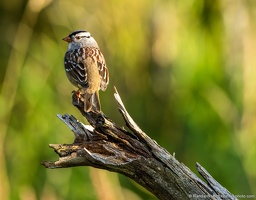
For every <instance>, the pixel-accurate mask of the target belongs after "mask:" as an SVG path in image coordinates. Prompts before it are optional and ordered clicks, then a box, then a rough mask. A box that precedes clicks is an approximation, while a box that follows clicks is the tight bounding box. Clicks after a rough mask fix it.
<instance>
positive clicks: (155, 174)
mask: <svg viewBox="0 0 256 200" xmlns="http://www.w3.org/2000/svg"><path fill="white" fill-rule="evenodd" d="M114 95H115V99H116V101H117V103H118V109H119V111H120V113H121V114H122V116H123V118H124V121H125V123H126V125H127V127H128V128H129V129H130V130H131V132H129V131H127V130H125V129H124V128H123V127H121V126H119V125H117V124H115V123H114V122H113V121H112V120H111V119H109V118H108V117H107V116H105V115H104V114H103V113H94V112H90V113H86V112H84V109H83V108H84V105H83V102H82V101H79V99H77V96H76V94H73V96H72V99H73V101H72V103H73V105H74V106H76V107H77V108H78V109H79V110H80V112H81V113H82V115H83V116H84V117H85V118H86V119H87V120H88V122H89V123H90V125H91V126H89V125H84V124H82V123H81V122H79V121H78V120H77V119H76V118H75V117H73V116H72V115H68V114H65V115H63V116H62V115H58V117H59V118H60V119H61V120H62V121H63V122H64V123H65V124H66V125H67V126H68V127H69V128H70V129H71V130H72V131H73V132H74V134H75V141H74V143H73V144H50V147H51V148H53V149H54V150H55V152H56V153H57V154H58V155H59V156H60V158H59V160H58V161H54V162H49V161H44V162H42V164H43V165H44V166H45V167H46V168H52V169H54V168H65V167H74V166H92V167H96V168H100V169H106V170H109V171H113V172H117V173H120V174H124V175H125V176H127V177H130V178H131V179H133V180H134V181H136V182H137V183H139V184H140V185H142V186H144V187H145V188H146V189H147V190H149V191H151V192H152V193H153V194H154V195H156V196H157V197H158V198H159V199H162V200H170V199H182V200H183V199H202V198H203V199H236V198H235V196H234V195H232V194H231V193H229V192H228V191H227V190H226V189H225V188H224V187H222V186H221V185H220V184H219V183H218V182H217V181H216V180H214V179H213V177H212V176H211V175H210V174H209V173H208V172H207V171H206V170H205V169H204V168H203V167H201V166H200V165H199V164H197V170H198V172H199V173H200V174H201V175H202V176H203V178H204V179H205V180H206V182H207V184H206V183H205V182H204V181H202V180H201V179H199V178H198V177H197V176H196V175H195V174H194V173H193V172H192V171H191V170H190V169H188V168H187V167H186V166H185V165H184V164H182V163H180V162H179V161H178V160H176V159H175V157H174V156H172V155H170V154H169V153H168V152H167V151H166V150H165V149H164V148H162V147H161V146H159V145H158V144H157V143H156V142H155V141H154V140H152V139H151V138H150V137H148V136H147V135H146V134H145V133H144V132H143V131H142V130H141V129H140V128H139V127H138V125H137V124H136V123H135V122H134V121H133V119H132V118H131V117H130V115H129V114H128V112H127V111H126V109H125V107H124V105H123V102H122V100H121V98H120V96H119V94H118V92H117V91H115V94H114Z"/></svg>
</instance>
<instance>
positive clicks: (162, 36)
mask: <svg viewBox="0 0 256 200" xmlns="http://www.w3.org/2000/svg"><path fill="white" fill-rule="evenodd" d="M0 29H1V32H0V34H1V36H0V46H1V48H0V59H1V62H0V89H1V90H0V199H3V200H4V199H21V200H34V199H43V200H46V199H47V200H66V199H75V200H76V199H90V200H96V199H97V200H126V199H127V200H128V199H129V200H130V199H133V200H137V199H138V200H139V199H152V200H154V199H156V198H155V197H154V196H153V195H152V194H150V193H149V192H147V191H145V189H143V188H141V187H140V186H138V185H137V184H136V183H134V182H133V181H131V180H130V179H128V178H126V177H124V176H121V175H117V174H115V173H110V172H106V171H102V170H97V169H93V168H89V167H78V168H72V169H58V170H50V169H45V168H44V167H43V166H41V165H40V162H41V161H42V160H56V159H57V155H56V154H55V153H54V152H53V151H52V150H51V149H50V148H48V144H49V143H72V142H73V138H74V137H73V135H72V132H71V131H70V130H69V129H68V127H67V126H66V125H65V124H63V123H62V122H61V121H60V120H59V119H58V118H57V117H56V114H58V113H60V114H65V113H69V114H73V115H74V116H76V117H77V118H78V119H79V120H81V121H83V122H84V123H86V122H85V121H84V119H83V117H82V116H81V115H80V113H79V112H78V111H77V110H76V108H75V107H73V106H72V104H71V91H72V90H73V89H74V87H73V86H72V85H71V84H70V83H69V81H68V80H67V78H66V75H65V72H64V68H63V56H64V53H65V51H66V49H67V44H66V43H65V42H63V41H62V40H61V39H62V38H63V37H65V36H67V35H68V34H69V33H70V32H71V31H73V30H76V29H85V30H87V31H90V32H91V33H92V35H93V36H94V38H95V39H96V40H97V42H98V43H99V46H100V47H101V51H102V52H103V54H104V55H105V58H106V62H107V65H108V68H109V71H110V84H109V87H108V90H107V91H106V92H104V93H103V92H101V94H100V96H101V102H102V108H103V112H104V113H105V114H106V115H108V116H109V117H111V118H112V119H113V120H114V121H116V122H117V123H119V124H120V125H124V122H123V121H122V119H121V116H120V114H119V113H118V111H117V106H116V102H115V100H114V97H113V86H116V87H117V89H118V91H119V93H120V95H121V97H122V99H123V101H124V103H125V105H126V108H127V110H128V111H129V113H130V114H131V116H132V117H133V118H134V120H135V121H136V122H137V124H138V125H139V126H140V127H141V128H142V129H143V130H144V131H145V132H146V133H147V134H148V135H149V136H150V137H152V138H153V139H155V140H156V141H157V142H158V143H159V144H160V145H161V146H163V147H164V148H166V149H167V150H168V151H169V152H170V153H173V152H175V154H176V157H177V159H178V160H179V161H181V162H183V163H184V164H185V165H187V166H188V167H189V168H190V169H191V170H192V171H194V172H195V173H197V172H196V170H195V163H196V162H199V163H200V164H201V165H202V166H204V167H205V168H206V169H207V170H208V171H209V173H211V175H212V176H213V177H214V178H215V179H216V180H217V181H219V183H221V184H222V185H223V186H224V187H226V188H227V189H228V190H229V191H230V192H231V193H233V194H237V195H242V194H255V195H256V170H255V165H256V134H255V131H256V92H255V88H256V78H255V77H256V55H255V53H256V1H255V0H215V1H212V0H205V1H203V0H190V1H187V0H183V1H172V0H162V1H160V0H153V1H148V0H140V1H137V0H122V1H121V0H105V1H100V0H94V1H79V0H72V1H69V0H61V1H57V0H56V1H53V0H30V1H25V0H12V1H10V0H1V1H0Z"/></svg>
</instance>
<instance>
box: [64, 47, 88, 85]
mask: <svg viewBox="0 0 256 200" xmlns="http://www.w3.org/2000/svg"><path fill="white" fill-rule="evenodd" d="M83 53H84V51H83V50H82V49H75V50H73V51H69V52H67V53H66V55H65V59H64V66H65V71H66V74H67V77H68V79H69V80H70V82H71V83H72V84H73V85H75V86H76V87H79V88H87V87H88V82H87V69H86V67H85V66H84V64H83V62H82V58H84V55H83Z"/></svg>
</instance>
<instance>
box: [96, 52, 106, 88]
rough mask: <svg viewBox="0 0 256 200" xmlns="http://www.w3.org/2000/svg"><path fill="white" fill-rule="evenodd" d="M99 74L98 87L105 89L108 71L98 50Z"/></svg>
mask: <svg viewBox="0 0 256 200" xmlns="http://www.w3.org/2000/svg"><path fill="white" fill-rule="evenodd" d="M97 63H98V69H99V74H100V77H101V82H100V89H101V90H103V91H105V90H106V89H107V85H108V82H109V73H108V68H107V66H106V62H105V59H104V56H103V54H102V53H101V52H100V51H99V54H98V56H97Z"/></svg>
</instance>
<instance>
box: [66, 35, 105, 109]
mask: <svg viewBox="0 0 256 200" xmlns="http://www.w3.org/2000/svg"><path fill="white" fill-rule="evenodd" d="M63 40H64V41H66V42H68V50H67V52H66V54H65V57H64V66H65V71H66V75H67V77H68V79H69V81H70V82H71V83H72V84H73V85H74V86H76V87H78V91H77V95H78V96H79V97H82V98H81V99H83V101H84V111H85V112H90V111H96V112H100V111H101V106H100V99H99V90H100V89H101V90H102V91H105V90H106V89H107V85H108V82H109V73H108V69H107V66H106V62H105V59H104V56H103V54H102V53H101V51H100V48H99V46H98V44H97V42H96V41H95V39H94V38H93V37H92V36H91V34H90V33H89V32H88V31H83V30H77V31H74V32H72V33H71V34H69V35H68V36H67V37H65V38H63Z"/></svg>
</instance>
